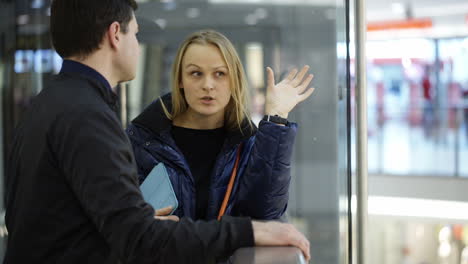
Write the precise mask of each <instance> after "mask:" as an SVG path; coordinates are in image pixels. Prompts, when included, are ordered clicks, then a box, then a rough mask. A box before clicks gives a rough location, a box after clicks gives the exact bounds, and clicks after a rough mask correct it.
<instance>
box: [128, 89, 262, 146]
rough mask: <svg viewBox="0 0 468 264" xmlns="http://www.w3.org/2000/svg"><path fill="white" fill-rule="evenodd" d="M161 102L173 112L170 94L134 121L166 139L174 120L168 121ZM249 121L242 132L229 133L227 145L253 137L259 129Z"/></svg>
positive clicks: (232, 131) (243, 126)
mask: <svg viewBox="0 0 468 264" xmlns="http://www.w3.org/2000/svg"><path fill="white" fill-rule="evenodd" d="M161 102H163V103H164V105H165V106H166V108H167V110H168V111H171V110H172V95H171V94H170V93H168V94H166V95H164V96H163V97H160V98H159V99H157V100H155V101H153V102H152V103H151V104H150V105H149V106H148V107H146V109H144V110H143V112H142V113H141V114H140V115H138V116H137V117H136V118H135V119H133V121H132V123H133V124H134V125H138V126H141V127H143V128H145V129H148V130H149V131H151V132H152V133H153V134H155V135H159V136H161V137H164V136H163V135H164V134H166V133H168V132H170V130H171V128H172V120H170V119H168V118H167V116H166V114H165V113H164V110H163V107H162V105H161ZM248 122H249V120H247V119H245V120H244V121H243V122H242V125H241V127H242V132H243V133H242V132H241V131H240V130H238V129H236V130H230V131H228V132H227V138H226V139H227V142H226V143H227V144H229V145H235V144H237V143H239V142H241V141H243V140H245V139H248V138H249V137H251V136H253V135H254V134H255V132H256V131H257V128H256V127H255V125H254V124H253V123H252V127H253V129H250V127H249V123H248Z"/></svg>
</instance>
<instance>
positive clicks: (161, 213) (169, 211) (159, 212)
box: [154, 206, 172, 216]
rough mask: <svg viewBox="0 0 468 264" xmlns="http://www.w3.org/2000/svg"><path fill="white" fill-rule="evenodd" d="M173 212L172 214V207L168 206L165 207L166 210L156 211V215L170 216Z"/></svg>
mask: <svg viewBox="0 0 468 264" xmlns="http://www.w3.org/2000/svg"><path fill="white" fill-rule="evenodd" d="M171 212H172V206H168V207H164V208H161V209H157V210H155V213H154V215H155V216H160V215H168V214H170V213H171Z"/></svg>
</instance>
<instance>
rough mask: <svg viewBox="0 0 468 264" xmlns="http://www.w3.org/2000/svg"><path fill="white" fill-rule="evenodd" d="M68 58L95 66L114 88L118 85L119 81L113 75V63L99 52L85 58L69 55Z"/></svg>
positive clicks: (91, 66)
mask: <svg viewBox="0 0 468 264" xmlns="http://www.w3.org/2000/svg"><path fill="white" fill-rule="evenodd" d="M66 59H67V60H73V61H76V62H79V63H81V64H84V65H86V66H88V67H90V68H93V69H94V70H95V71H97V72H98V73H100V74H101V75H102V76H103V77H104V78H105V79H106V80H107V81H108V82H109V84H110V86H111V87H112V89H114V88H115V87H116V86H117V83H118V81H117V79H116V78H114V77H113V76H114V74H113V71H112V66H111V63H110V62H107V61H106V60H105V59H104V58H103V56H99V54H96V53H94V54H92V55H89V56H87V57H85V58H81V57H78V56H73V57H68V58H66ZM114 92H115V91H114Z"/></svg>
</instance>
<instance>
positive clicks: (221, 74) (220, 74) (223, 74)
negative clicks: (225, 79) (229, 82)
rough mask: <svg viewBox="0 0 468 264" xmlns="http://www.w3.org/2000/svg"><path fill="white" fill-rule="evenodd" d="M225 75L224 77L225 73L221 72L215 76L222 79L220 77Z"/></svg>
mask: <svg viewBox="0 0 468 264" xmlns="http://www.w3.org/2000/svg"><path fill="white" fill-rule="evenodd" d="M225 75H226V73H225V72H222V71H219V72H216V76H218V77H222V76H225Z"/></svg>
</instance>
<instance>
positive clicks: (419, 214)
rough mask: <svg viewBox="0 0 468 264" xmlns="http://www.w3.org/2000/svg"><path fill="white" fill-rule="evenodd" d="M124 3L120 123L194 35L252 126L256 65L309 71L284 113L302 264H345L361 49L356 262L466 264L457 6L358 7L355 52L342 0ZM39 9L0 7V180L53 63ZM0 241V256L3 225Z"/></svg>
mask: <svg viewBox="0 0 468 264" xmlns="http://www.w3.org/2000/svg"><path fill="white" fill-rule="evenodd" d="M137 2H139V5H140V7H139V9H138V10H137V12H136V15H137V19H138V22H139V24H140V33H139V40H140V43H141V47H142V56H141V59H140V63H139V70H138V76H137V78H136V79H135V80H134V81H132V82H129V83H126V84H122V85H120V86H119V89H118V91H119V94H120V96H121V105H122V110H121V119H122V124H123V126H125V125H126V124H127V123H128V122H129V121H131V120H132V118H134V117H135V116H136V115H137V114H138V113H139V112H140V111H141V110H142V109H143V108H144V107H145V106H146V105H148V104H149V103H150V102H151V101H153V100H154V99H156V98H157V97H158V96H160V95H162V94H164V93H167V92H168V91H169V72H170V66H171V63H172V61H173V57H174V55H175V52H176V50H177V48H178V44H179V43H180V42H181V41H182V40H183V39H184V38H185V36H186V35H188V34H189V33H190V32H192V31H195V30H199V29H204V28H213V29H216V30H219V31H221V32H222V33H224V34H225V35H226V36H227V37H228V38H230V39H231V41H232V42H233V43H234V44H235V46H236V48H237V51H238V52H239V54H240V56H241V58H242V61H243V63H244V65H245V69H246V72H247V75H248V78H249V82H250V86H251V94H250V95H251V96H250V98H251V102H252V106H251V109H252V112H253V117H254V119H255V120H259V118H261V116H262V111H263V103H264V98H265V95H264V93H265V71H264V68H265V67H266V66H271V67H272V68H273V69H274V71H275V72H276V75H277V76H281V75H282V74H284V73H285V72H287V71H288V70H289V69H291V68H292V67H294V66H301V65H303V64H309V65H311V68H312V71H313V73H314V74H315V79H314V87H316V88H317V89H316V92H315V93H314V95H313V96H312V98H310V99H309V100H308V101H307V102H306V103H303V104H302V105H300V106H299V107H298V108H297V109H296V110H295V111H294V113H293V114H292V115H291V120H294V121H296V122H298V123H299V126H300V131H299V134H298V138H297V142H296V146H295V157H294V162H293V164H292V168H293V182H292V184H291V195H290V204H289V208H288V215H289V220H290V221H291V222H292V223H294V224H295V225H296V226H297V227H299V228H300V229H301V230H302V231H303V232H305V233H306V235H307V237H308V238H309V240H310V241H311V252H312V260H311V263H314V264H315V263H320V264H338V263H356V262H355V261H354V262H353V259H355V255H356V254H355V241H356V239H359V238H356V229H355V222H356V221H354V218H353V216H354V214H353V213H354V212H355V205H356V202H355V201H356V199H355V198H354V197H355V195H354V192H355V191H354V190H355V189H356V186H355V184H356V181H355V164H356V155H355V154H356V149H357V146H356V144H355V137H356V135H355V134H356V132H355V131H356V130H355V124H356V114H355V106H356V97H355V70H354V69H355V61H356V58H355V48H356V46H357V45H364V44H365V47H366V49H365V50H366V53H367V77H368V78H367V107H368V120H367V124H368V133H367V134H368V153H367V156H368V174H369V176H368V181H369V198H368V213H369V214H368V219H369V221H368V223H367V227H366V228H367V229H366V230H367V234H368V244H367V247H366V257H367V261H366V262H367V263H370V264H468V248H467V247H466V246H468V1H466V0H445V1H436V0H393V1H387V0H372V1H370V0H368V1H366V12H367V20H368V24H367V43H356V41H355V39H356V38H355V33H354V30H353V28H354V27H353V25H354V23H355V17H354V6H355V4H356V3H355V2H354V1H349V0H152V1H150V0H146V1H137ZM49 7H50V0H17V1H11V0H0V89H1V92H0V108H1V109H2V114H1V115H0V128H1V129H0V138H2V141H1V142H0V145H1V146H2V150H3V151H0V169H1V170H0V176H1V178H3V176H4V172H3V171H4V162H5V159H4V157H5V155H6V153H7V149H8V146H9V142H11V137H12V135H13V131H14V126H15V124H16V122H17V121H18V119H19V118H20V116H21V113H22V111H23V110H24V108H25V107H27V106H28V104H29V102H30V100H31V98H32V97H33V96H34V95H36V94H37V93H38V92H40V91H41V89H42V87H43V83H44V80H47V78H50V76H51V75H53V74H55V73H57V72H58V71H59V69H60V66H61V58H60V57H59V56H58V55H57V54H56V53H55V52H54V50H53V48H52V47H51V45H50V41H49V21H48V19H49V16H50V8H49ZM1 183H2V181H0V184H1ZM0 192H1V193H2V194H3V187H2V186H1V185H0ZM0 204H1V208H4V207H3V195H0ZM3 214H4V212H3V210H2V215H3ZM0 220H1V221H4V220H3V216H2V217H1V218H0ZM0 238H1V240H0V242H1V245H2V246H1V247H0V248H1V250H0V257H3V251H4V249H5V244H6V242H5V241H6V239H7V231H6V229H5V227H4V225H3V224H2V226H0Z"/></svg>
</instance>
